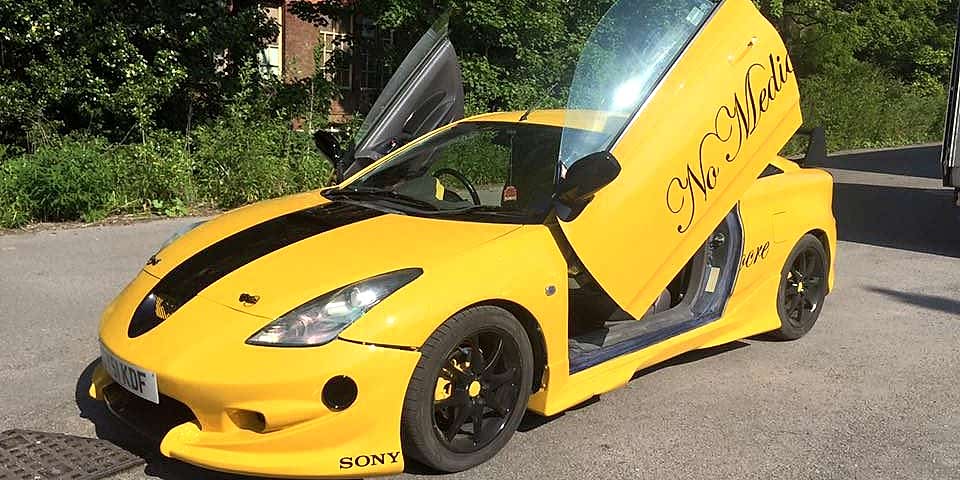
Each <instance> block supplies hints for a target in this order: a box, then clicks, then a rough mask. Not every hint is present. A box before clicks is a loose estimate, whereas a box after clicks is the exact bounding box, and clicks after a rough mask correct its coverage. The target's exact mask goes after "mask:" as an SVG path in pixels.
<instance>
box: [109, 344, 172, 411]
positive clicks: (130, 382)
mask: <svg viewBox="0 0 960 480" xmlns="http://www.w3.org/2000/svg"><path fill="white" fill-rule="evenodd" d="M100 360H101V361H102V362H103V366H104V368H106V369H107V373H109V374H110V378H112V379H113V380H114V381H115V382H117V383H119V384H120V385H121V386H122V387H123V388H126V389H127V390H129V391H130V393H132V394H134V395H136V396H138V397H140V398H143V399H145V400H149V401H151V402H153V403H160V392H159V391H158V390H157V374H155V373H153V372H151V371H149V370H145V369H143V368H140V367H138V366H136V365H131V364H130V363H127V362H125V361H123V360H120V359H119V358H117V356H116V355H114V354H113V353H111V352H110V350H108V349H107V347H105V346H103V344H100Z"/></svg>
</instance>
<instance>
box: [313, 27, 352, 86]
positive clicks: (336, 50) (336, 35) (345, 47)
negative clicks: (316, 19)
mask: <svg viewBox="0 0 960 480" xmlns="http://www.w3.org/2000/svg"><path fill="white" fill-rule="evenodd" d="M325 20H326V21H324V22H322V23H321V25H323V26H322V27H320V29H319V32H318V34H319V39H318V40H319V49H318V50H319V51H318V52H317V54H318V60H319V61H320V62H321V65H322V67H323V71H324V72H325V73H324V75H325V76H326V78H327V80H330V81H332V82H334V83H335V84H336V85H337V86H338V87H340V88H343V89H346V90H350V89H352V88H353V65H352V62H350V60H349V58H348V57H347V56H345V55H338V54H340V53H341V52H342V53H343V54H349V53H350V44H349V38H350V33H351V31H352V26H353V17H352V16H345V17H343V18H331V17H325Z"/></svg>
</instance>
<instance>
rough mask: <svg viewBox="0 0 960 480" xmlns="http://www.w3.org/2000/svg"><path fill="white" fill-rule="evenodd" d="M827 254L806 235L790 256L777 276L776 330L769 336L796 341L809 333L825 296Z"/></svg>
mask: <svg viewBox="0 0 960 480" xmlns="http://www.w3.org/2000/svg"><path fill="white" fill-rule="evenodd" d="M829 268H830V267H829V262H828V261H827V252H826V250H825V249H824V248H823V244H822V243H820V240H818V239H817V237H814V236H813V235H810V234H807V235H804V236H803V238H801V239H800V241H799V242H797V246H795V247H794V248H793V251H792V252H790V256H789V257H787V262H786V264H784V266H783V270H782V271H781V274H780V289H779V291H778V293H777V311H778V313H779V314H780V324H781V325H780V329H779V330H776V331H774V332H773V336H774V337H775V338H778V339H780V340H796V339H798V338H800V337H802V336H804V335H806V334H807V332H809V331H810V329H811V328H813V325H814V324H815V323H817V318H819V317H820V311H821V310H822V309H823V301H824V299H825V298H826V296H827V274H828V272H829Z"/></svg>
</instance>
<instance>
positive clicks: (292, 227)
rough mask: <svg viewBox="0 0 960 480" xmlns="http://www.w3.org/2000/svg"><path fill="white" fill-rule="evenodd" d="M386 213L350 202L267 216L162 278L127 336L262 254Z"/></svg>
mask: <svg viewBox="0 0 960 480" xmlns="http://www.w3.org/2000/svg"><path fill="white" fill-rule="evenodd" d="M383 214H384V213H383V212H380V211H377V210H373V209H370V208H366V207H363V206H360V205H356V204H352V203H338V202H334V203H327V204H324V205H320V206H317V207H311V208H307V209H305V210H299V211H296V212H293V213H288V214H286V215H283V216H280V217H277V218H274V219H271V220H267V221H266V222H263V223H260V224H258V225H254V226H252V227H250V228H248V229H246V230H242V231H240V232H237V233H235V234H233V235H231V236H229V237H227V238H224V239H223V240H220V241H219V242H217V243H214V244H213V245H210V246H209V247H207V248H205V249H203V250H201V251H200V252H198V253H197V254H195V255H194V256H192V257H190V258H188V259H186V260H184V261H183V263H181V264H180V265H177V266H176V267H175V268H174V269H173V270H171V271H170V273H168V274H167V275H166V276H164V277H163V278H162V279H161V280H160V283H158V284H157V285H156V286H155V287H154V288H153V291H151V292H150V294H149V295H147V297H146V298H144V299H143V302H141V304H140V306H139V307H138V308H137V311H136V313H135V314H134V316H133V321H131V322H130V327H129V328H128V330H127V334H128V335H129V337H130V338H135V337H138V336H140V335H143V334H144V333H147V332H148V331H150V330H152V329H153V328H154V327H156V326H157V325H159V324H160V323H161V322H163V320H165V319H166V318H168V317H169V316H170V315H173V314H174V312H176V311H177V310H178V309H179V308H180V307H182V306H183V305H184V304H186V303H187V302H189V301H190V300H191V299H193V298H194V297H196V296H197V294H199V293H200V292H201V291H203V289H205V288H207V287H209V286H210V285H213V284H214V283H215V282H217V281H218V280H220V279H221V278H223V277H225V276H227V275H228V274H230V273H231V272H233V271H235V270H237V269H239V268H240V267H242V266H244V265H246V264H248V263H250V262H252V261H254V260H257V259H258V258H261V257H264V256H266V255H268V254H270V253H272V252H275V251H277V250H280V249H281V248H284V247H287V246H290V245H293V244H294V243H297V242H300V241H302V240H306V239H308V238H310V237H313V236H316V235H319V234H321V233H324V232H329V231H330V230H333V229H336V228H340V227H343V226H346V225H350V224H352V223H357V222H360V221H363V220H367V219H370V218H374V217H378V216H380V215H383ZM238 295H239V293H238Z"/></svg>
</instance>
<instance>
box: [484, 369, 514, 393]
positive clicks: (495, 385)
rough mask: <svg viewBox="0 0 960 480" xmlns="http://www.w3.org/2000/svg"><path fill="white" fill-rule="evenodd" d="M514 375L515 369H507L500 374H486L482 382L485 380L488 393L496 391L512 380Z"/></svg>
mask: <svg viewBox="0 0 960 480" xmlns="http://www.w3.org/2000/svg"><path fill="white" fill-rule="evenodd" d="M516 373H517V369H516V368H508V369H507V370H505V371H503V372H500V373H492V374H488V375H487V376H486V378H484V380H486V382H487V388H489V389H490V391H496V390H497V389H499V388H500V387H502V386H503V385H504V384H506V383H507V382H509V381H510V380H513V377H514V375H515V374H516Z"/></svg>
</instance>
